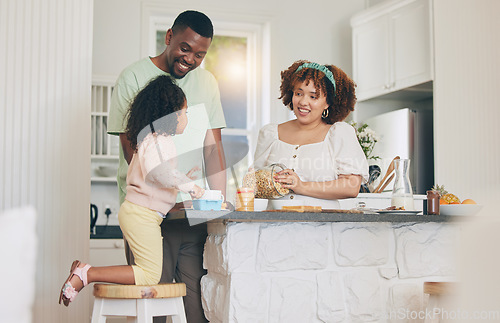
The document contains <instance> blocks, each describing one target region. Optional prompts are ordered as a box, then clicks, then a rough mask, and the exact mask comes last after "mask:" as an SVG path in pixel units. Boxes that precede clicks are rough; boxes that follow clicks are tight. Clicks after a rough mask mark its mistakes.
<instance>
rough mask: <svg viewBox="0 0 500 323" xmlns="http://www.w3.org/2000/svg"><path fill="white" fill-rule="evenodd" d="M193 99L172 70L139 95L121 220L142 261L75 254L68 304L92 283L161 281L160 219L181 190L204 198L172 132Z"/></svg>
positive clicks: (130, 123)
mask: <svg viewBox="0 0 500 323" xmlns="http://www.w3.org/2000/svg"><path fill="white" fill-rule="evenodd" d="M186 110H187V102H186V97H185V95H184V93H183V92H182V90H181V89H180V88H179V87H178V86H177V85H175V83H174V82H173V81H172V79H171V78H170V77H169V76H167V75H162V76H159V77H157V78H156V79H154V80H152V81H151V82H150V83H149V84H148V85H147V86H146V87H145V88H144V89H143V90H141V91H140V92H139V93H138V94H137V96H136V98H135V99H134V101H133V103H132V105H131V107H130V110H129V113H128V117H127V118H128V119H127V129H126V134H127V138H128V139H129V140H130V143H131V147H132V149H133V150H134V155H133V157H132V160H131V162H130V165H129V169H128V173H127V195H126V197H125V202H124V203H123V204H122V205H121V207H120V211H119V213H118V220H119V222H120V228H121V230H122V233H123V235H124V237H125V239H126V240H127V242H128V243H129V246H130V249H131V250H132V253H133V255H134V258H135V263H136V265H132V266H128V265H124V266H107V267H91V266H90V265H88V264H84V263H81V262H80V261H78V260H75V261H74V262H73V264H72V266H71V269H70V274H69V276H68V278H67V279H66V281H65V282H64V284H63V287H62V288H61V292H60V294H59V304H60V303H61V301H63V303H64V305H66V306H68V305H69V303H70V302H72V301H73V300H74V298H75V297H76V295H77V294H78V292H79V291H80V290H81V289H82V288H83V287H85V286H86V285H87V284H88V283H92V282H107V283H117V284H127V285H133V284H135V285H155V284H157V283H158V282H159V281H160V277H161V272H162V258H163V250H162V236H161V229H160V224H161V222H162V220H163V218H164V217H165V215H166V214H167V213H168V211H169V210H170V209H171V208H172V207H173V206H174V204H175V200H176V196H177V190H178V189H180V190H182V191H184V192H188V193H189V194H190V195H191V197H192V198H200V197H201V196H202V195H203V194H204V190H203V189H202V188H200V187H199V186H197V185H195V184H194V183H193V182H192V180H191V178H190V177H188V176H191V174H192V172H193V171H195V170H191V171H190V172H189V173H188V174H187V175H183V174H181V173H179V172H178V171H177V170H176V158H175V156H176V151H175V145H174V143H173V140H172V138H171V137H172V136H173V135H175V134H181V133H182V132H183V131H184V129H185V128H186V125H187V116H186V113H187V111H186Z"/></svg>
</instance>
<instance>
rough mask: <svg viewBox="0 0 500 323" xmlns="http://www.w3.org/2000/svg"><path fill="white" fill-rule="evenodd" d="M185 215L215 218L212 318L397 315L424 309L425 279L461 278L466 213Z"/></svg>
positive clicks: (206, 291) (206, 281) (208, 309)
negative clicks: (458, 249) (459, 250)
mask: <svg viewBox="0 0 500 323" xmlns="http://www.w3.org/2000/svg"><path fill="white" fill-rule="evenodd" d="M182 216H186V217H187V218H188V219H189V220H190V221H194V222H193V223H199V222H205V221H208V223H207V226H208V238H207V241H206V244H205V252H204V267H205V268H206V269H207V271H208V273H207V275H206V276H204V277H203V278H202V281H201V284H202V300H203V306H204V309H205V314H206V316H207V318H208V319H209V320H210V322H269V323H270V322H273V323H274V322H286V323H290V322H301V323H302V322H394V321H400V320H398V318H399V319H400V318H401V313H412V312H415V311H416V312H418V311H423V310H425V302H426V300H425V298H424V294H423V288H422V285H423V282H424V281H448V280H453V279H454V278H455V275H456V255H455V253H456V250H455V247H456V246H457V240H458V234H459V231H460V222H463V221H460V220H463V219H464V217H448V216H430V215H393V214H385V215H380V214H361V213H298V212H267V211H265V212H213V211H194V210H186V212H185V213H184V212H182V213H181V212H179V213H178V214H177V217H182ZM455 220H458V221H455ZM401 321H409V318H408V320H406V319H403V320H401Z"/></svg>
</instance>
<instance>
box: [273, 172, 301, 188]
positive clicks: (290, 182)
mask: <svg viewBox="0 0 500 323" xmlns="http://www.w3.org/2000/svg"><path fill="white" fill-rule="evenodd" d="M274 180H275V181H276V182H278V183H280V184H281V186H283V187H284V188H288V189H290V190H292V191H294V192H295V193H297V191H300V188H301V187H302V184H303V183H302V181H301V180H300V178H299V176H298V175H297V174H296V173H295V171H294V170H293V169H284V170H282V171H280V172H277V173H276V174H274Z"/></svg>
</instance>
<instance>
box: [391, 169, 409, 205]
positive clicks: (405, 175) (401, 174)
mask: <svg viewBox="0 0 500 323" xmlns="http://www.w3.org/2000/svg"><path fill="white" fill-rule="evenodd" d="M394 171H395V172H396V179H395V180H394V188H393V189H392V196H391V206H394V207H396V210H398V209H399V210H407V211H414V210H415V207H414V205H413V189H412V188H411V183H410V160H409V159H395V160H394Z"/></svg>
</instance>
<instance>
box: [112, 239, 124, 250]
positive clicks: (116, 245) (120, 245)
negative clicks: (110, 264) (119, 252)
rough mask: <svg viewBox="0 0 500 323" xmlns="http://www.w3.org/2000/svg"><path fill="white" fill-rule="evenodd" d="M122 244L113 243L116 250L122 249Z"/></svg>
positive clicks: (118, 242) (119, 242)
mask: <svg viewBox="0 0 500 323" xmlns="http://www.w3.org/2000/svg"><path fill="white" fill-rule="evenodd" d="M122 244H123V243H122V242H121V241H117V242H115V243H114V245H115V248H117V249H118V248H122V247H123V245H122Z"/></svg>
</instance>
